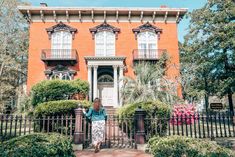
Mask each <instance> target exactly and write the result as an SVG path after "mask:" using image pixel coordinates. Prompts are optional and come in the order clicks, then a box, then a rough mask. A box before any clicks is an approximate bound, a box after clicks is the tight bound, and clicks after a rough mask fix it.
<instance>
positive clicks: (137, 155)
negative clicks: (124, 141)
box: [75, 149, 152, 157]
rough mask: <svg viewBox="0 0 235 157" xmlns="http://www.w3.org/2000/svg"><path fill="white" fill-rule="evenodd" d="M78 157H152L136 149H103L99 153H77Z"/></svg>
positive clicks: (89, 150) (85, 151) (84, 151)
mask: <svg viewBox="0 0 235 157" xmlns="http://www.w3.org/2000/svg"><path fill="white" fill-rule="evenodd" d="M75 154H76V157H152V156H151V155H150V154H146V153H144V152H142V151H138V150H134V149H102V150H101V151H100V152H99V153H94V150H93V149H88V150H83V151H79V152H75Z"/></svg>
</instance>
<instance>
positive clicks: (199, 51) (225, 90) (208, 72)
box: [181, 0, 235, 111]
mask: <svg viewBox="0 0 235 157" xmlns="http://www.w3.org/2000/svg"><path fill="white" fill-rule="evenodd" d="M189 17H190V25H189V32H188V34H187V35H186V36H185V42H184V43H183V44H182V45H181V62H182V70H181V72H182V73H183V74H190V75H191V79H190V84H191V86H190V88H191V89H190V90H191V91H194V92H195V91H196V92H203V93H204V95H205V102H206V106H208V96H209V95H217V96H220V97H223V96H225V95H227V96H228V100H229V106H230V110H231V111H233V102H232V94H233V93H234V91H235V2H234V1H233V0H208V2H207V3H206V4H205V5H204V6H203V7H202V8H201V9H197V10H194V11H193V12H191V13H189ZM187 65H191V66H187ZM188 89H189V88H188ZM188 94H190V93H188V92H185V96H186V97H187V96H190V95H188ZM191 96H193V95H191Z"/></svg>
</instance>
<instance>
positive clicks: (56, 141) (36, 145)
mask: <svg viewBox="0 0 235 157" xmlns="http://www.w3.org/2000/svg"><path fill="white" fill-rule="evenodd" d="M6 156H7V157H19V156H21V157H26V156H28V157H38V156H43V157H52V156H54V157H75V155H74V154H73V149H72V144H71V141H70V140H69V139H68V138H66V137H64V136H62V135H59V134H30V135H25V136H20V137H16V138H13V139H11V140H9V141H5V142H3V143H2V144H1V145H0V157H6Z"/></svg>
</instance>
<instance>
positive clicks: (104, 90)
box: [98, 83, 114, 106]
mask: <svg viewBox="0 0 235 157" xmlns="http://www.w3.org/2000/svg"><path fill="white" fill-rule="evenodd" d="M98 89H99V92H98V95H99V98H100V99H101V103H102V105H103V106H112V105H113V100H114V94H113V92H114V90H113V84H112V83H104V84H99V85H98Z"/></svg>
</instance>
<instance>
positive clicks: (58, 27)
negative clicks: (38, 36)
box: [46, 21, 77, 39]
mask: <svg viewBox="0 0 235 157" xmlns="http://www.w3.org/2000/svg"><path fill="white" fill-rule="evenodd" d="M46 31H47V34H48V36H49V39H51V34H52V33H54V32H56V31H68V32H70V33H71V34H72V36H73V39H74V34H75V33H76V32H77V29H76V28H73V27H71V26H68V25H66V24H64V23H63V22H61V21H60V22H59V23H58V24H56V25H54V26H52V27H49V28H46Z"/></svg>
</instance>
